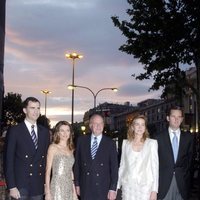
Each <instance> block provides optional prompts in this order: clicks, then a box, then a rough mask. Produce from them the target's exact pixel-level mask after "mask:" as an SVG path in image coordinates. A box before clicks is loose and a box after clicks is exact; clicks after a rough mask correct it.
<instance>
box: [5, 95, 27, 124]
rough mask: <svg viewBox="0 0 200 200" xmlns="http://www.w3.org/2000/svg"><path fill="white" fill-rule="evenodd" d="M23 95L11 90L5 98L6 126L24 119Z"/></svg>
mask: <svg viewBox="0 0 200 200" xmlns="http://www.w3.org/2000/svg"><path fill="white" fill-rule="evenodd" d="M21 96H22V95H21V94H17V93H12V92H11V93H8V94H7V95H6V96H5V97H4V98H3V122H4V125H3V126H4V127H7V126H11V125H15V124H17V123H19V122H21V121H22V120H23V119H24V114H23V110H22V99H21Z"/></svg>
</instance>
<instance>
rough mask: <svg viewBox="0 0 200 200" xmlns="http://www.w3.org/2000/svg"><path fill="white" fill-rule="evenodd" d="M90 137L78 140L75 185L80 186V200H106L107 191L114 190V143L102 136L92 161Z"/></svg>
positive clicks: (115, 157) (115, 185)
mask: <svg viewBox="0 0 200 200" xmlns="http://www.w3.org/2000/svg"><path fill="white" fill-rule="evenodd" d="M90 148H91V135H87V136H81V137H80V138H78V142H77V148H76V153H75V165H74V178H75V185H76V186H80V193H81V200H94V199H95V200H107V195H108V191H109V190H114V191H115V190H116V187H117V180H118V158H117V151H116V144H115V142H114V141H113V140H112V139H111V138H109V137H107V136H102V139H101V142H100V144H99V147H98V150H97V153H96V156H95V158H94V160H92V158H91V150H90Z"/></svg>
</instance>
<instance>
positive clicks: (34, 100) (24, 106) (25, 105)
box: [23, 97, 40, 108]
mask: <svg viewBox="0 0 200 200" xmlns="http://www.w3.org/2000/svg"><path fill="white" fill-rule="evenodd" d="M29 101H32V102H38V103H39V104H40V101H39V100H38V99H36V98H35V97H27V98H26V99H25V100H24V101H23V108H26V107H27V106H28V103H29Z"/></svg>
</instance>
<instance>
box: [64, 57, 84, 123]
mask: <svg viewBox="0 0 200 200" xmlns="http://www.w3.org/2000/svg"><path fill="white" fill-rule="evenodd" d="M65 57H66V58H68V59H72V85H74V67H75V60H76V59H81V58H83V56H82V55H80V54H77V53H70V54H65ZM71 124H72V125H73V124H74V90H72V113H71Z"/></svg>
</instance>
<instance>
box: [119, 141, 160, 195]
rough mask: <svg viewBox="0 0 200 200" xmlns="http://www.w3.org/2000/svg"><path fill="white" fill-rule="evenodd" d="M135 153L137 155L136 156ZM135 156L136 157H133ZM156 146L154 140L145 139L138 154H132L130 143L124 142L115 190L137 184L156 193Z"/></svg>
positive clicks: (157, 168) (157, 172) (157, 170)
mask: <svg viewBox="0 0 200 200" xmlns="http://www.w3.org/2000/svg"><path fill="white" fill-rule="evenodd" d="M137 153H139V154H138V155H137ZM135 155H136V156H135ZM158 174H159V164H158V144H157V141H156V140H153V139H149V138H147V139H146V140H145V142H144V146H143V148H142V150H141V151H140V152H134V150H133V147H132V143H131V142H129V141H128V140H124V141H123V144H122V156H121V162H120V168H119V180H118V185H117V188H118V189H119V188H120V187H121V186H122V187H126V185H131V184H132V183H134V185H135V184H137V185H138V186H140V187H144V188H146V189H147V188H148V190H149V191H155V192H158Z"/></svg>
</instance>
